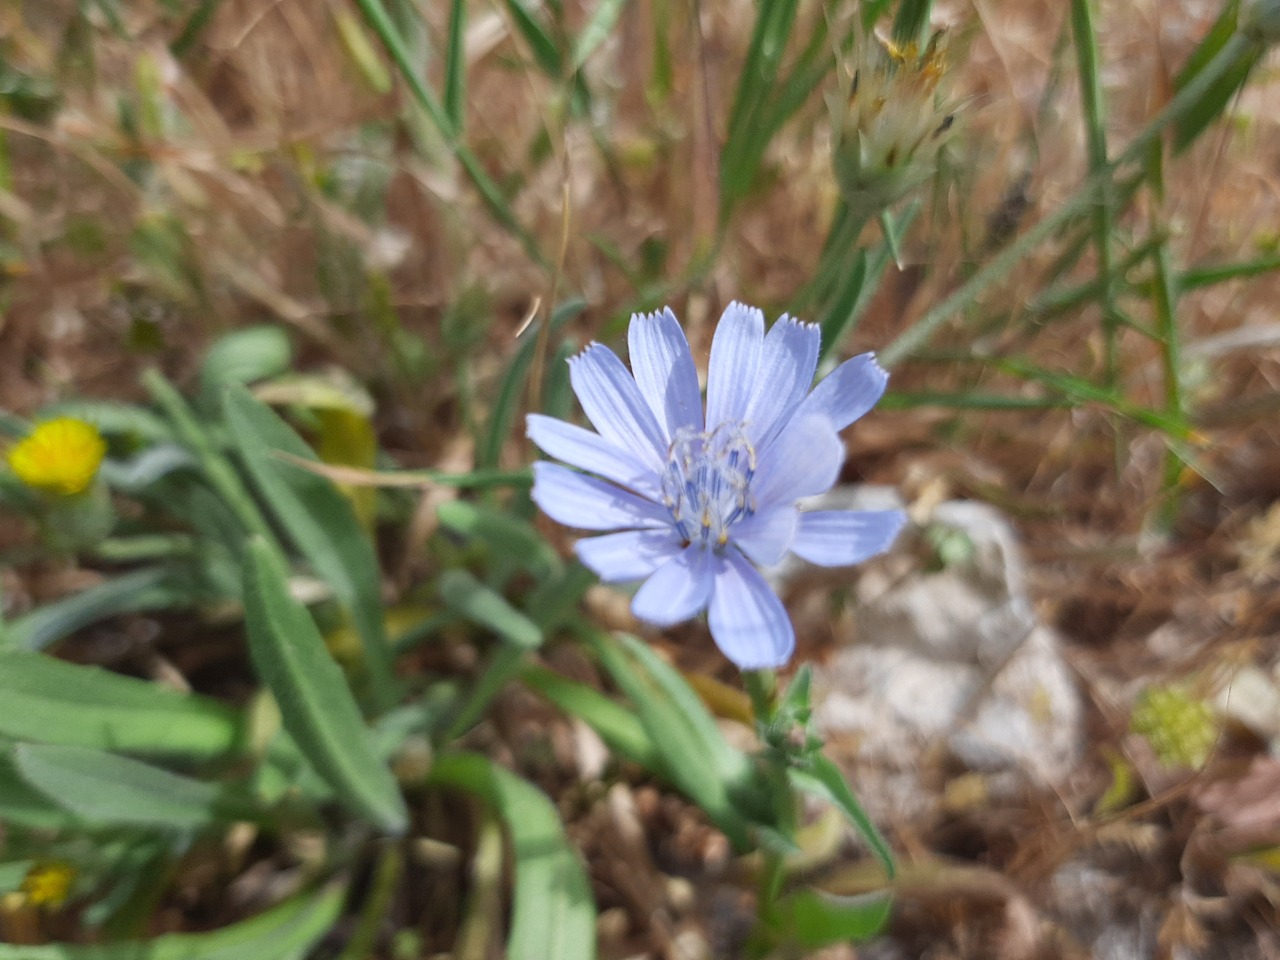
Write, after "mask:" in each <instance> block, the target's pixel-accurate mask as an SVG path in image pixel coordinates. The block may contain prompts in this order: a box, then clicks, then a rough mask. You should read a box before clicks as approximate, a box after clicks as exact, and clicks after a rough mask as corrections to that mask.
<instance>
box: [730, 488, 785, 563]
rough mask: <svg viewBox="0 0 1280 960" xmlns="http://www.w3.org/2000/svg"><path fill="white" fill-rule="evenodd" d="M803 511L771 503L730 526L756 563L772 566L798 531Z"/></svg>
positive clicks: (734, 536) (742, 547)
mask: <svg viewBox="0 0 1280 960" xmlns="http://www.w3.org/2000/svg"><path fill="white" fill-rule="evenodd" d="M798 516H799V511H797V510H796V508H795V507H794V506H793V505H792V504H790V503H783V504H778V505H777V506H773V507H767V508H766V509H764V510H760V511H758V512H757V513H755V514H753V515H751V516H750V517H747V519H745V520H739V521H738V522H737V523H735V524H734V525H733V526H732V527H730V528H729V531H730V534H729V535H730V537H731V538H732V540H733V542H734V544H736V545H737V546H738V548H739V549H740V550H742V552H743V553H745V554H746V555H747V556H748V557H750V558H751V560H752V562H753V563H757V564H759V565H760V566H762V567H771V566H773V565H774V564H775V563H777V562H778V561H779V560H781V559H782V556H783V554H785V553H786V552H787V549H788V548H789V547H790V546H791V539H792V537H794V536H795V534H796V518H797V517H798Z"/></svg>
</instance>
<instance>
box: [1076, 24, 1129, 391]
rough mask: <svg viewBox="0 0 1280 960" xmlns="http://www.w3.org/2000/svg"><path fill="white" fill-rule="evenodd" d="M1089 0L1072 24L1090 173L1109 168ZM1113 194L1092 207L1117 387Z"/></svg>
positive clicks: (1108, 358)
mask: <svg viewBox="0 0 1280 960" xmlns="http://www.w3.org/2000/svg"><path fill="white" fill-rule="evenodd" d="M1089 3H1090V0H1071V26H1072V31H1073V32H1074V34H1075V48H1076V63H1077V66H1078V69H1079V74H1080V99H1081V100H1082V101H1083V103H1084V112H1085V132H1086V134H1087V135H1088V142H1089V173H1090V174H1091V175H1093V174H1097V173H1100V172H1102V171H1104V170H1106V168H1107V133H1106V112H1105V109H1104V106H1103V96H1102V80H1101V77H1100V70H1099V62H1098V61H1099V57H1098V40H1097V33H1096V32H1095V30H1094V27H1093V12H1092V10H1091V9H1090V6H1089ZM1114 203H1115V201H1114V198H1113V196H1112V191H1111V190H1109V189H1108V190H1102V191H1101V192H1100V193H1099V196H1098V202H1097V204H1096V205H1095V206H1094V208H1093V243H1094V246H1095V247H1096V248H1097V251H1098V281H1099V287H1100V288H1099V291H1098V303H1099V306H1100V307H1101V308H1102V328H1103V336H1104V341H1105V366H1106V384H1107V386H1109V387H1114V386H1115V384H1116V380H1117V378H1118V376H1119V358H1118V355H1117V344H1116V340H1117V334H1118V331H1119V327H1120V323H1119V316H1118V313H1117V311H1116V302H1115V301H1116V282H1115V278H1116V270H1115V262H1114V258H1113V257H1112V251H1111V232H1112V227H1113V226H1114V217H1113V208H1114Z"/></svg>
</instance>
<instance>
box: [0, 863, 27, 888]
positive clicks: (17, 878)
mask: <svg viewBox="0 0 1280 960" xmlns="http://www.w3.org/2000/svg"><path fill="white" fill-rule="evenodd" d="M33 863H35V861H34V860H15V861H11V862H9V863H0V896H3V895H4V894H6V893H13V892H14V891H15V890H17V889H18V888H19V887H21V886H22V881H23V880H25V879H27V873H28V872H29V871H30V870H31V865H32V864H33Z"/></svg>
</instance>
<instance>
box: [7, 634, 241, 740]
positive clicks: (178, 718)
mask: <svg viewBox="0 0 1280 960" xmlns="http://www.w3.org/2000/svg"><path fill="white" fill-rule="evenodd" d="M0 734H3V735H4V736H7V737H12V738H13V739H15V740H34V741H38V742H42V743H60V744H66V745H69V746H79V747H93V748H95V749H98V750H115V751H118V752H121V753H140V754H148V755H153V756H185V757H194V758H199V759H208V758H211V757H217V756H220V755H222V754H225V753H227V752H229V751H231V750H233V749H234V748H235V747H236V744H237V742H238V740H239V738H240V721H239V715H238V714H237V712H236V711H235V710H233V709H232V708H231V707H228V706H226V705H224V704H221V703H218V702H217V701H216V700H211V699H209V698H207V697H201V696H197V695H195V694H187V693H180V692H178V691H177V690H170V689H168V688H166V687H161V686H159V685H158V684H154V683H148V682H146V681H145V680H137V679H134V678H133V677H125V676H121V675H120V674H116V673H111V672H110V671H108V670H102V669H99V668H98V667H85V666H80V665H79V664H74V663H66V662H65V661H62V660H57V659H55V658H53V657H50V656H46V655H44V654H40V653H27V652H24V651H18V650H5V651H0Z"/></svg>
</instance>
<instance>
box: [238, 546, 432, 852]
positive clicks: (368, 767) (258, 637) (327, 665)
mask: <svg viewBox="0 0 1280 960" xmlns="http://www.w3.org/2000/svg"><path fill="white" fill-rule="evenodd" d="M247 560H248V562H247V564H246V566H245V572H244V579H245V583H244V595H245V622H246V626H247V627H248V632H249V652H250V654H251V655H252V657H253V663H254V666H255V667H256V668H257V671H258V675H259V676H260V677H261V678H262V680H263V682H264V683H265V684H266V685H267V687H268V688H269V689H270V690H271V692H272V693H273V694H274V695H275V698H276V703H277V704H278V705H279V707H280V714H281V718H282V720H283V723H284V728H285V730H287V731H288V732H289V735H290V736H292V737H293V739H294V742H296V743H297V745H298V747H299V748H300V749H301V750H302V752H303V754H304V755H305V756H306V758H307V760H308V761H310V763H311V765H312V766H313V767H314V768H315V770H316V772H317V773H318V774H320V776H321V777H322V778H324V780H325V782H327V783H328V784H329V786H331V787H332V788H333V790H334V792H335V793H336V794H337V795H338V797H339V798H340V799H341V800H342V801H343V802H344V803H345V804H346V805H347V806H348V807H350V808H351V809H352V810H353V811H355V812H357V813H360V814H362V815H363V816H365V817H366V818H368V819H369V820H370V821H371V822H372V823H375V824H377V825H378V826H379V827H381V828H382V829H384V830H386V831H387V832H389V833H397V834H398V833H403V832H404V830H405V828H406V827H407V826H408V823H409V813H408V810H407V809H406V808H405V805H404V799H403V798H402V797H401V796H400V788H399V786H398V785H397V784H396V780H395V777H393V776H392V775H391V771H390V770H389V769H388V767H387V766H386V764H384V763H383V762H382V761H381V760H380V759H379V758H378V756H377V754H376V752H375V751H374V748H373V743H372V740H371V737H370V734H369V730H368V729H367V728H366V727H365V725H364V720H363V719H362V718H361V716H360V709H359V707H357V706H356V701H355V698H354V697H353V696H352V695H351V689H350V688H349V687H348V686H347V682H346V678H345V677H344V676H343V674H342V671H341V670H340V669H339V668H338V665H337V664H336V663H334V662H333V658H332V657H330V656H329V652H328V650H326V649H325V645H324V638H323V637H321V636H320V631H319V630H318V629H317V628H316V625H315V621H314V620H312V619H311V615H310V614H309V613H308V612H307V610H306V608H305V607H303V606H302V605H301V604H300V603H298V601H296V600H294V599H293V597H291V596H290V595H289V584H288V577H287V575H286V572H285V568H284V563H283V561H282V560H281V559H280V557H279V555H278V554H277V553H276V551H275V550H273V549H272V548H271V547H270V545H268V544H267V543H265V542H264V541H262V540H259V539H254V540H253V541H251V542H250V544H249V550H248V557H247Z"/></svg>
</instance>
